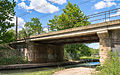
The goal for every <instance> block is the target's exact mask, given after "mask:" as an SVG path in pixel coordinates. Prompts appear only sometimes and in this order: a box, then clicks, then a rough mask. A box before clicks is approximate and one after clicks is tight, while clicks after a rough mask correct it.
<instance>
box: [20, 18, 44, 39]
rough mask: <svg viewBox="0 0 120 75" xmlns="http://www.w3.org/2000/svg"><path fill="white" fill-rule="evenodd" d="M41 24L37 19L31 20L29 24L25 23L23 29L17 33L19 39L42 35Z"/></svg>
mask: <svg viewBox="0 0 120 75" xmlns="http://www.w3.org/2000/svg"><path fill="white" fill-rule="evenodd" d="M42 30H43V29H42V24H41V23H40V21H39V19H38V18H32V19H31V22H26V24H25V25H24V28H23V29H22V30H21V31H19V37H22V38H23V37H30V36H31V35H38V34H40V33H42Z"/></svg>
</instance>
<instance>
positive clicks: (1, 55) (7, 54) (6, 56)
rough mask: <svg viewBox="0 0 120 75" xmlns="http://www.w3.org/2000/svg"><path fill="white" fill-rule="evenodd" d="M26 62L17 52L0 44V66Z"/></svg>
mask: <svg viewBox="0 0 120 75" xmlns="http://www.w3.org/2000/svg"><path fill="white" fill-rule="evenodd" d="M24 63H27V60H25V59H24V57H22V56H21V55H20V52H19V51H18V50H15V49H12V48H10V47H9V46H8V45H7V44H0V65H8V64H24Z"/></svg>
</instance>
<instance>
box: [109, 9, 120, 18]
mask: <svg viewBox="0 0 120 75" xmlns="http://www.w3.org/2000/svg"><path fill="white" fill-rule="evenodd" d="M119 15H120V9H119V10H118V12H117V13H116V14H112V15H110V17H114V16H119Z"/></svg>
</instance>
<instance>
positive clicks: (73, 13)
mask: <svg viewBox="0 0 120 75" xmlns="http://www.w3.org/2000/svg"><path fill="white" fill-rule="evenodd" d="M87 20H88V17H87V16H86V15H84V13H83V12H82V11H81V10H80V8H79V7H78V6H77V5H76V4H74V5H73V4H72V3H70V2H68V4H67V5H66V8H65V9H63V13H62V14H61V15H59V16H57V15H55V16H54V19H52V20H49V22H50V23H49V24H48V25H49V26H50V29H51V30H52V31H55V30H64V29H68V28H75V27H80V26H85V25H88V24H90V22H88V21H87Z"/></svg>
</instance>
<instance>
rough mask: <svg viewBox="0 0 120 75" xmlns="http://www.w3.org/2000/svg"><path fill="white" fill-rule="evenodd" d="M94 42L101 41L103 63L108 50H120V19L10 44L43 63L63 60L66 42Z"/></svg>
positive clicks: (31, 58) (30, 59) (31, 59)
mask: <svg viewBox="0 0 120 75" xmlns="http://www.w3.org/2000/svg"><path fill="white" fill-rule="evenodd" d="M93 42H100V62H101V64H102V63H103V62H104V59H106V58H107V57H108V51H110V50H113V51H114V50H118V51H119V50H120V20H114V21H108V22H103V23H97V24H91V25H88V26H83V27H78V28H71V29H66V30H61V31H56V32H50V33H46V34H40V35H37V36H31V37H30V38H28V39H26V40H24V39H23V40H17V42H13V43H11V44H10V45H11V46H12V47H14V48H17V49H20V50H22V51H24V52H25V54H26V55H25V56H27V57H28V59H29V61H31V62H37V63H41V62H58V61H63V60H64V45H65V44H68V43H93Z"/></svg>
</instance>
